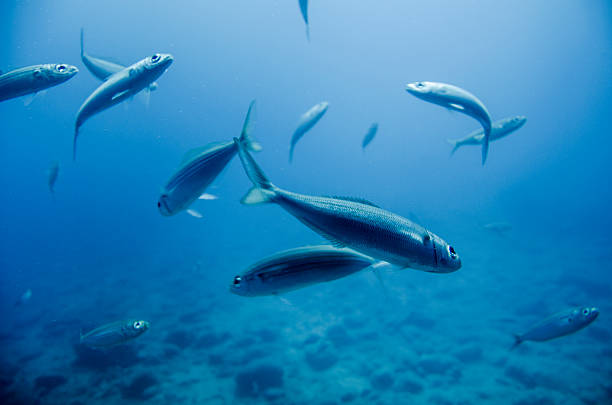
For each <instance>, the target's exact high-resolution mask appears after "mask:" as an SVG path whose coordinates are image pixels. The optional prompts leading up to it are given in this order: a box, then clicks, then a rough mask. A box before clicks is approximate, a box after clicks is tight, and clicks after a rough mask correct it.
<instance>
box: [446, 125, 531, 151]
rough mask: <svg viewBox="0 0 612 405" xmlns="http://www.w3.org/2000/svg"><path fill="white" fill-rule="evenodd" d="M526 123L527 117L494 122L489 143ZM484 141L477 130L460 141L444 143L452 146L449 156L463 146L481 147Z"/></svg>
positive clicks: (482, 132)
mask: <svg viewBox="0 0 612 405" xmlns="http://www.w3.org/2000/svg"><path fill="white" fill-rule="evenodd" d="M525 122H527V117H525V116H522V115H517V116H516V117H508V118H504V119H502V120H499V121H495V122H494V123H493V125H492V126H491V136H490V138H489V141H491V142H493V141H496V140H498V139H501V138H503V137H505V136H508V135H510V134H511V133H513V132H514V131H516V130H517V129H519V128H520V127H522V126H523V125H525ZM483 139H484V130H483V129H477V130H475V131H474V132H472V133H470V134H469V135H468V136H466V137H464V138H461V139H447V140H446V141H447V142H448V143H450V144H451V145H452V146H453V150H452V151H451V156H452V155H453V154H454V153H455V152H456V151H457V149H459V148H460V147H461V146H463V145H482V141H483Z"/></svg>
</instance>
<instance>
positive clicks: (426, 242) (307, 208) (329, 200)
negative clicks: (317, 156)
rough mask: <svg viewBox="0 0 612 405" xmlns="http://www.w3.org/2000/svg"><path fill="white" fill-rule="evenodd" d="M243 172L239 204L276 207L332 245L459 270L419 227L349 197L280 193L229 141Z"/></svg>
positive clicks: (407, 263)
mask: <svg viewBox="0 0 612 405" xmlns="http://www.w3.org/2000/svg"><path fill="white" fill-rule="evenodd" d="M234 142H236V145H238V148H239V152H238V153H239V156H240V160H241V162H242V165H243V167H244V170H245V172H246V174H247V176H248V177H249V179H250V180H251V181H252V182H253V184H254V187H253V188H252V189H251V190H250V191H249V192H248V193H247V195H245V197H244V198H243V199H242V203H243V204H247V205H248V204H259V203H276V204H278V205H280V206H281V207H282V208H284V209H285V210H286V211H287V212H289V213H290V214H291V215H293V216H294V217H296V218H297V219H299V220H300V221H301V222H302V223H303V224H304V225H306V226H308V227H309V228H310V229H312V230H313V231H315V232H317V233H318V234H320V235H321V236H323V237H325V238H326V239H328V240H329V241H331V242H332V244H333V245H334V246H336V247H345V246H347V247H350V248H352V249H355V250H356V251H358V252H360V253H363V254H366V255H368V256H371V257H373V258H375V259H377V260H382V261H385V262H389V263H391V264H395V265H397V266H399V267H402V268H406V267H410V268H414V269H419V270H424V271H429V272H436V273H448V272H452V271H455V270H458V269H459V268H460V267H461V260H460V259H459V256H458V255H457V253H456V252H455V249H454V248H453V247H452V246H450V245H449V244H448V243H446V242H445V241H444V240H442V238H440V237H439V236H437V235H435V234H433V233H432V232H429V231H428V230H426V229H425V228H423V227H422V226H420V225H417V224H415V223H414V222H411V221H409V220H408V219H406V218H403V217H401V216H399V215H396V214H394V213H392V212H389V211H386V210H383V209H382V208H379V207H377V206H375V205H374V204H372V203H370V202H368V201H365V200H361V199H355V198H346V197H317V196H310V195H304V194H297V193H293V192H290V191H285V190H282V189H280V188H278V187H276V186H275V185H274V184H272V183H271V182H270V181H269V180H268V178H267V177H266V175H265V174H264V173H263V171H262V170H261V168H260V167H259V166H258V165H257V163H256V162H255V160H254V159H253V157H252V156H251V154H250V153H249V152H248V151H247V150H246V148H245V147H244V146H243V145H242V144H241V143H240V141H239V140H238V139H236V138H234Z"/></svg>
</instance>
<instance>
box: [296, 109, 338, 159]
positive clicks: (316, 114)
mask: <svg viewBox="0 0 612 405" xmlns="http://www.w3.org/2000/svg"><path fill="white" fill-rule="evenodd" d="M328 107H329V103H328V102H327V101H322V102H320V103H319V104H316V105H314V106H313V107H312V108H311V109H310V110H308V111H306V112H305V113H304V114H303V115H302V116H301V117H300V121H299V122H298V127H297V129H296V130H295V132H294V133H293V136H292V137H291V147H290V149H289V162H291V161H292V160H293V149H294V148H295V144H296V143H298V141H299V140H300V139H301V138H302V137H303V136H304V134H305V133H306V132H308V131H310V129H311V128H312V127H314V126H315V124H316V123H317V122H319V120H320V119H321V117H323V115H325V112H326V111H327V108H328Z"/></svg>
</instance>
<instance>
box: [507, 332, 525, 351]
mask: <svg viewBox="0 0 612 405" xmlns="http://www.w3.org/2000/svg"><path fill="white" fill-rule="evenodd" d="M521 343H523V338H521V336H520V335H514V344H513V345H512V347H510V350H514V349H516V348H517V347H518V345H520V344H521Z"/></svg>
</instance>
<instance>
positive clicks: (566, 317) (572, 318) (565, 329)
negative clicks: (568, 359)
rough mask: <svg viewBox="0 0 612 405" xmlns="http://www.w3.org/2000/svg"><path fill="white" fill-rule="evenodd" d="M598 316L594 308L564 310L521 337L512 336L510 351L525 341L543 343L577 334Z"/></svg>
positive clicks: (597, 311)
mask: <svg viewBox="0 0 612 405" xmlns="http://www.w3.org/2000/svg"><path fill="white" fill-rule="evenodd" d="M598 315H599V310H598V309H597V308H594V307H577V308H570V309H566V310H565V311H561V312H559V313H557V314H555V315H552V316H550V317H548V318H546V319H544V320H543V321H541V322H539V323H538V324H536V325H534V326H533V327H532V328H531V329H529V330H528V331H527V332H525V333H523V334H522V335H514V339H515V341H514V345H513V346H512V349H514V348H515V347H517V346H518V345H520V344H521V343H523V342H524V341H526V340H533V341H535V342H543V341H546V340H550V339H554V338H558V337H561V336H565V335H569V334H570V333H574V332H577V331H579V330H580V329H582V328H585V327H586V326H588V325H590V324H591V322H593V321H594V320H595V319H596V318H597V316H598Z"/></svg>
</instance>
